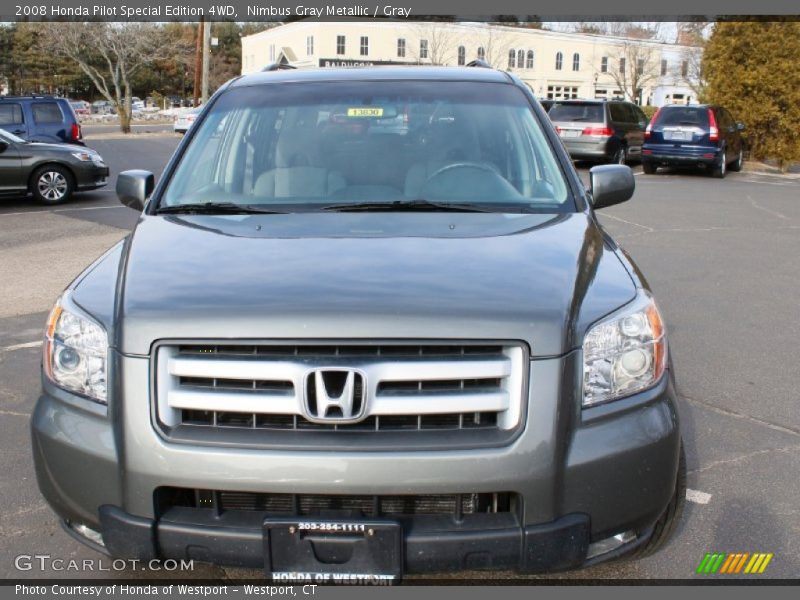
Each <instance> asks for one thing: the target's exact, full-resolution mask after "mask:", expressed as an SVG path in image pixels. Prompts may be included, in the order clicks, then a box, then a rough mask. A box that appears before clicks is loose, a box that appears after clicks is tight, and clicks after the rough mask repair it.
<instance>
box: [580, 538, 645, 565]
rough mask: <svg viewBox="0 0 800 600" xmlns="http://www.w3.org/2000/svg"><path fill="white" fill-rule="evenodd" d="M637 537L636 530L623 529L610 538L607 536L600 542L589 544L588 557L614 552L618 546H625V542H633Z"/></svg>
mask: <svg viewBox="0 0 800 600" xmlns="http://www.w3.org/2000/svg"><path fill="white" fill-rule="evenodd" d="M635 539H636V532H634V531H623V532H622V533H618V534H617V535H615V536H612V537H610V538H606V539H604V540H600V541H599V542H594V543H593V544H589V550H588V551H587V553H586V559H587V560H588V559H590V558H594V557H595V556H600V555H601V554H607V553H608V552H612V551H613V550H616V549H617V548H619V547H621V546H624V545H625V544H627V543H629V542H632V541H633V540H635Z"/></svg>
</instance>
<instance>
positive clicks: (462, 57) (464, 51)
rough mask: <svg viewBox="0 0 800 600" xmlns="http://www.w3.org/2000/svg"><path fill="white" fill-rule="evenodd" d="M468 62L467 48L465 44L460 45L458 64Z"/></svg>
mask: <svg viewBox="0 0 800 600" xmlns="http://www.w3.org/2000/svg"><path fill="white" fill-rule="evenodd" d="M466 62H467V49H466V48H464V46H459V47H458V64H459V65H464V64H466Z"/></svg>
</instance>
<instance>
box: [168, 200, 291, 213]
mask: <svg viewBox="0 0 800 600" xmlns="http://www.w3.org/2000/svg"><path fill="white" fill-rule="evenodd" d="M286 212H287V211H285V210H275V209H272V208H261V207H260V206H253V205H251V204H236V203H235V202H198V203H196V204H176V205H174V206H162V207H160V208H159V209H158V210H157V211H156V214H159V215H200V214H203V215H214V214H217V215H219V214H225V215H250V214H253V215H282V214H286Z"/></svg>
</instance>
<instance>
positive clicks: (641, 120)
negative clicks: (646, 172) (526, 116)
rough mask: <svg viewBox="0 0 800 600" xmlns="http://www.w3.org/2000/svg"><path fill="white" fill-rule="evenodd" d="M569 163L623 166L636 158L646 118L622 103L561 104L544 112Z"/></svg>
mask: <svg viewBox="0 0 800 600" xmlns="http://www.w3.org/2000/svg"><path fill="white" fill-rule="evenodd" d="M548 116H549V117H550V120H551V121H552V122H553V125H555V126H556V131H558V135H560V136H561V140H562V141H563V142H564V146H566V148H567V151H568V152H569V155H570V156H571V157H572V158H573V159H578V160H593V161H599V162H610V163H618V164H625V163H626V162H627V161H628V160H629V159H631V158H639V157H640V156H641V152H642V142H643V141H644V130H645V127H646V126H647V116H646V115H645V114H644V112H642V109H641V108H639V107H638V106H636V105H635V104H633V103H632V102H625V101H622V100H611V101H605V100H564V101H560V102H556V103H555V104H554V105H553V106H552V108H550V109H549V110H548Z"/></svg>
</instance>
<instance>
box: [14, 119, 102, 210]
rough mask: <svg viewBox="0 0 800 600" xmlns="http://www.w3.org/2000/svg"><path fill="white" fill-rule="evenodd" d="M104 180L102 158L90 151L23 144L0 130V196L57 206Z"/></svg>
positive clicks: (19, 139)
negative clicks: (29, 197)
mask: <svg viewBox="0 0 800 600" xmlns="http://www.w3.org/2000/svg"><path fill="white" fill-rule="evenodd" d="M107 180H108V167H107V166H106V164H105V162H103V157H101V156H100V155H99V154H98V153H97V152H95V151H94V150H91V149H90V148H86V147H85V146H72V145H69V144H41V143H37V142H26V141H25V140H23V139H22V138H20V137H17V136H15V135H14V134H12V133H8V132H7V131H5V130H3V129H0V196H20V195H25V194H27V193H31V194H33V197H34V198H35V199H36V200H37V201H39V202H40V203H42V204H60V203H61V202H66V201H67V200H68V199H69V197H70V196H71V195H72V193H73V192H75V191H87V190H95V189H97V188H100V187H103V186H104V185H106V182H107Z"/></svg>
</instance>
